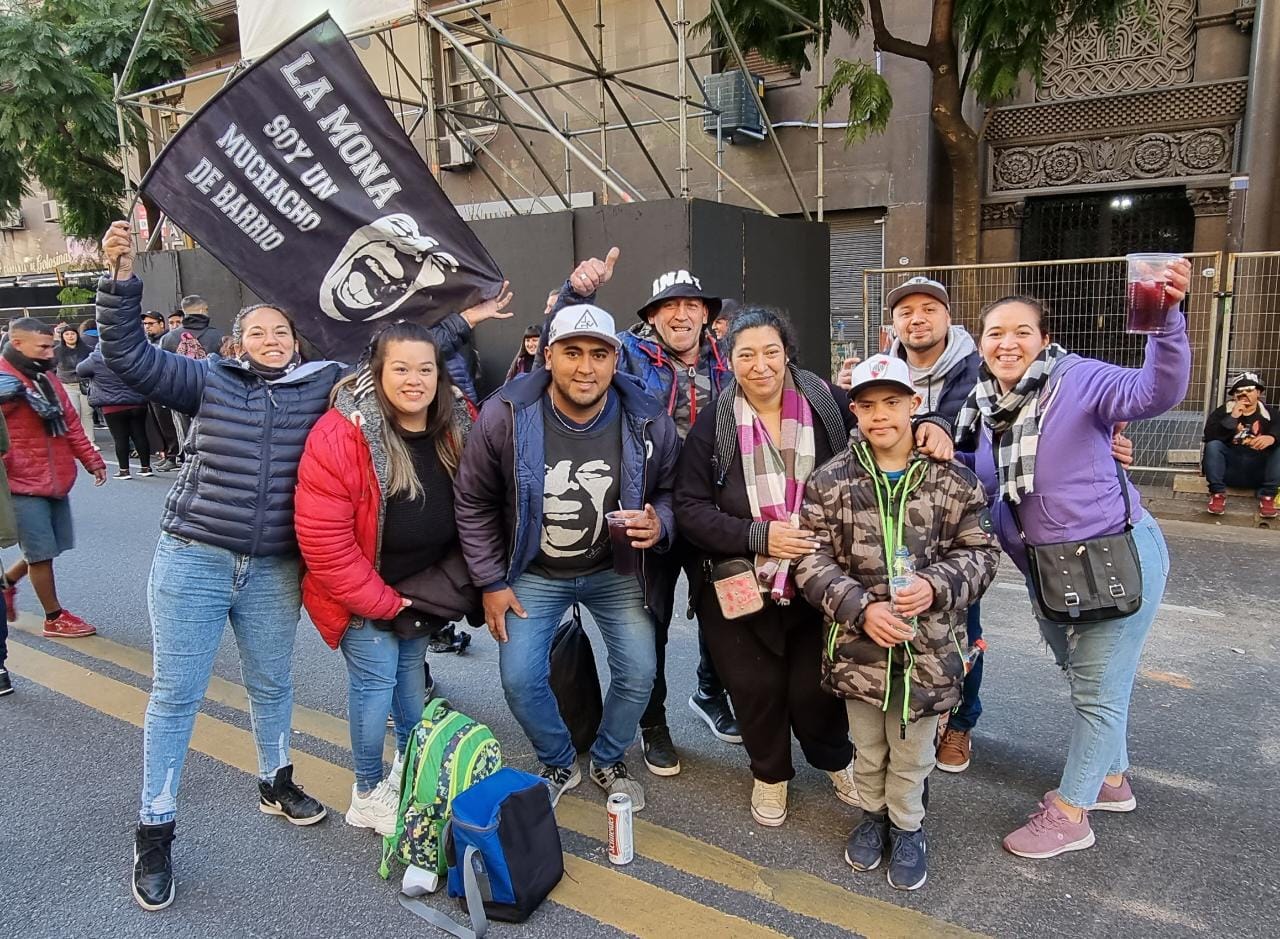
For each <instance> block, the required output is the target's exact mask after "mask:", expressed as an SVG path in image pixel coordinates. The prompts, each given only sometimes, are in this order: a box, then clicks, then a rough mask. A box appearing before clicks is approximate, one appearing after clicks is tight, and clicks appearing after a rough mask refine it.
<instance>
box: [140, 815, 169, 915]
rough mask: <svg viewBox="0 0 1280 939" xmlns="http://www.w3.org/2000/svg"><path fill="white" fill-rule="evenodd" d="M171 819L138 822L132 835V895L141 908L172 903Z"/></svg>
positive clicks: (157, 906)
mask: <svg viewBox="0 0 1280 939" xmlns="http://www.w3.org/2000/svg"><path fill="white" fill-rule="evenodd" d="M173 827H174V823H173V822H165V823H164V824H163V825H139V826H138V831H137V834H135V835H134V836H133V898H134V899H135V900H137V901H138V906H140V907H142V908H143V909H144V910H163V909H164V908H165V907H166V906H168V905H169V904H170V903H172V902H173V891H174V887H173V859H172V858H171V857H170V855H169V851H170V849H171V848H172V847H173Z"/></svg>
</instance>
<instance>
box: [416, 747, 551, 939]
mask: <svg viewBox="0 0 1280 939" xmlns="http://www.w3.org/2000/svg"><path fill="white" fill-rule="evenodd" d="M452 809H453V818H452V819H451V820H450V822H449V826H448V828H447V829H446V834H445V857H446V858H447V860H448V863H449V896H451V897H457V898H458V900H459V902H460V903H461V905H462V907H463V909H465V910H466V911H467V912H468V914H469V915H470V917H471V929H467V928H466V927H464V926H460V925H459V924H458V923H456V922H454V921H453V920H452V919H450V918H449V917H448V916H445V915H444V914H443V913H440V912H439V911H437V910H435V909H432V908H431V907H429V906H427V905H426V904H425V903H423V902H422V901H421V900H417V899H414V898H411V897H408V896H406V895H404V894H401V895H400V905H401V906H403V907H404V908H405V909H407V910H410V911H411V912H413V913H415V914H416V915H418V916H421V917H422V918H423V919H425V920H427V921H428V922H431V923H433V924H435V925H436V926H439V927H440V928H441V929H444V930H446V931H448V932H449V933H451V934H452V935H454V936H458V937H460V939H473V937H480V936H483V935H484V934H485V930H486V929H487V928H488V925H489V924H488V920H489V919H490V918H492V919H495V920H500V921H502V922H508V923H520V922H524V920H526V919H528V918H529V916H530V915H531V914H532V913H533V911H534V910H536V909H537V908H538V907H539V906H540V905H541V903H542V901H543V900H545V899H546V898H547V894H549V893H551V891H552V890H553V889H555V886H556V884H558V883H559V882H560V878H561V877H563V876H564V855H563V852H562V849H561V847H560V829H559V828H557V827H556V817H555V814H554V813H553V812H552V810H551V795H550V792H549V790H548V789H547V784H546V782H544V781H543V780H542V778H541V777H539V776H534V775H533V774H531V773H525V772H521V771H520V770H518V769H512V768H511V767H505V768H503V769H500V770H498V771H497V772H496V773H494V774H493V775H492V776H488V777H486V778H485V779H482V780H480V782H478V783H476V784H475V785H473V786H471V787H470V788H468V789H465V790H463V791H462V792H460V793H459V794H458V795H457V796H455V797H454V800H453V806H452Z"/></svg>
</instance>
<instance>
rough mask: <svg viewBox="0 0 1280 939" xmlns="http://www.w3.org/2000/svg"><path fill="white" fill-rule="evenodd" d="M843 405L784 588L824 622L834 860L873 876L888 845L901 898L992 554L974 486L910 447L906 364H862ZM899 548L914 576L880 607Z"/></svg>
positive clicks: (913, 882) (958, 471) (921, 846)
mask: <svg viewBox="0 0 1280 939" xmlns="http://www.w3.org/2000/svg"><path fill="white" fill-rule="evenodd" d="M850 397H851V398H852V400H853V404H852V405H851V407H852V409H853V413H854V415H855V416H856V417H857V419H858V432H857V433H855V434H854V435H853V437H852V439H851V441H850V446H849V448H848V449H847V450H845V452H844V453H842V454H840V455H839V456H836V457H835V458H833V459H832V460H830V461H829V462H828V463H826V464H825V465H824V466H823V467H821V468H820V469H818V470H817V471H816V472H814V473H813V475H812V476H810V477H809V482H808V486H807V489H806V492H805V502H804V505H803V507H802V509H801V516H800V519H801V520H800V524H801V525H802V526H803V527H804V528H807V529H809V530H810V531H812V532H813V533H814V535H815V536H816V538H817V542H818V548H817V550H816V551H815V553H814V554H812V555H809V556H808V557H806V558H804V559H803V560H802V561H800V563H799V564H798V566H797V567H796V584H797V586H798V587H799V588H800V589H801V590H802V591H803V593H804V596H805V599H807V600H808V601H809V602H810V603H811V604H813V605H814V606H815V607H817V608H818V609H820V610H821V611H822V612H823V614H824V617H825V618H826V620H827V622H828V623H829V629H828V634H827V637H826V643H825V649H824V654H823V669H822V671H823V679H822V682H823V687H824V688H825V689H826V690H827V691H829V692H831V693H832V694H834V695H837V696H839V697H841V698H844V699H846V705H847V708H848V713H849V730H850V733H851V734H852V736H853V740H854V745H855V747H856V748H857V755H856V758H855V762H854V780H855V782H856V784H857V787H858V793H859V795H860V796H861V798H862V802H863V804H864V806H866V811H865V813H864V814H863V817H862V820H861V821H860V822H859V824H858V826H857V827H856V828H855V829H854V831H853V833H852V834H851V835H850V837H849V843H848V847H847V850H846V852H845V859H846V860H847V861H848V862H849V864H850V865H851V866H852V867H853V868H854V869H855V870H860V871H866V870H873V869H874V868H876V867H878V866H879V865H880V862H881V861H882V860H883V858H884V855H885V850H886V843H890V844H891V847H890V851H889V854H890V857H889V870H888V880H889V884H890V886H893V887H895V888H897V889H902V890H915V889H916V888H918V887H920V886H922V885H923V884H924V881H925V836H924V828H923V821H924V787H925V781H926V780H927V779H928V776H929V773H930V771H931V770H932V769H933V767H934V738H935V735H936V733H937V728H938V719H939V717H940V716H941V715H942V714H943V713H945V712H947V711H949V710H950V709H951V708H953V707H955V706H956V705H957V704H958V703H959V702H960V686H961V682H962V681H963V679H964V655H965V649H964V644H965V635H966V634H965V611H966V609H967V608H968V607H969V605H970V604H972V603H974V602H976V601H977V600H978V598H979V597H980V596H981V595H982V593H983V591H985V590H986V588H987V586H988V585H989V584H990V583H991V580H992V578H994V576H995V572H996V562H997V559H998V557H999V553H1000V549H999V547H998V545H997V544H996V543H995V541H994V539H993V538H992V536H991V533H990V532H991V523H990V518H989V516H988V514H987V508H986V505H987V501H986V497H985V495H984V493H983V490H982V486H981V485H980V484H979V483H978V480H977V477H975V476H974V475H973V474H972V473H971V472H970V471H969V470H967V469H966V468H965V467H963V466H961V465H960V464H958V463H938V462H934V461H931V460H928V459H925V458H924V457H923V456H921V455H920V454H919V453H917V452H915V451H914V450H913V441H912V436H911V414H912V412H914V410H915V409H916V407H917V406H918V405H919V403H920V399H919V397H917V396H916V394H915V391H914V389H913V387H912V384H911V375H910V372H909V371H908V370H907V366H906V364H905V363H903V362H902V361H901V360H900V359H895V358H889V357H887V356H874V357H873V358H871V359H868V360H867V361H866V362H864V363H862V364H861V365H859V366H858V368H857V370H856V371H855V374H854V386H853V389H852V392H851V395H850ZM899 546H905V548H906V549H907V551H908V552H909V554H910V557H911V558H912V559H913V560H914V564H915V575H914V578H912V579H911V580H910V581H909V582H908V583H907V584H906V585H903V586H901V587H900V588H899V589H898V590H897V592H896V593H895V595H894V597H893V598H892V600H891V598H890V593H889V578H890V576H891V574H890V569H891V566H892V564H893V559H894V554H895V551H896V550H897V548H898V547H899ZM895 573H901V572H897V571H895Z"/></svg>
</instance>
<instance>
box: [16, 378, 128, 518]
mask: <svg viewBox="0 0 1280 939" xmlns="http://www.w3.org/2000/svg"><path fill="white" fill-rule="evenodd" d="M0 370H3V371H5V372H7V373H8V374H10V375H12V376H14V377H15V378H17V379H18V380H19V381H21V382H22V383H23V384H24V385H25V386H27V387H28V388H35V382H33V381H32V380H31V379H29V378H27V376H25V375H23V374H22V373H21V372H19V371H18V370H17V369H16V368H14V367H13V365H12V364H11V363H9V362H8V361H7V360H5V359H0ZM49 382H50V384H52V385H53V387H54V389H55V390H56V391H57V394H58V400H59V401H60V402H61V403H62V417H63V420H65V421H66V422H67V432H66V433H65V434H63V435H62V436H60V437H50V436H49V434H48V432H47V431H46V430H45V426H44V421H43V420H42V419H41V418H40V416H39V415H38V414H36V412H35V411H34V410H33V409H32V407H31V405H29V404H27V403H26V401H23V400H21V399H19V400H16V401H10V402H8V403H7V404H5V405H4V419H5V422H6V423H8V425H9V452H8V453H6V454H5V455H4V468H5V470H6V472H8V474H9V491H10V492H12V493H13V494H14V495H15V496H44V497H45V498H49V499H64V498H66V495H67V493H69V492H70V491H71V487H72V486H73V485H75V481H76V460H79V461H80V462H81V463H83V464H84V468H85V469H87V470H88V471H89V472H91V473H92V472H94V471H95V470H100V469H105V468H106V464H105V463H103V462H102V457H101V456H100V455H99V454H98V451H97V450H95V449H93V444H91V443H90V442H89V438H88V437H86V436H85V432H84V428H83V427H81V426H80V416H79V415H78V414H77V413H76V409H75V408H74V407H73V406H72V404H71V399H70V398H68V397H67V393H66V391H65V390H63V387H62V382H60V381H58V379H57V378H55V377H54V376H53V374H52V373H50V375H49Z"/></svg>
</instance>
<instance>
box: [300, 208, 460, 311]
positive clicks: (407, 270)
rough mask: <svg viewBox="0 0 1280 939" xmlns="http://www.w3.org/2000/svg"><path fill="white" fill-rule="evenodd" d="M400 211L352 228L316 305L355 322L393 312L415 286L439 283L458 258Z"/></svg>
mask: <svg viewBox="0 0 1280 939" xmlns="http://www.w3.org/2000/svg"><path fill="white" fill-rule="evenodd" d="M438 247H439V242H438V241H436V240H435V239H434V238H431V237H429V236H427V235H424V234H422V233H421V231H419V229H418V223H417V222H416V221H415V220H414V219H413V218H411V217H410V216H408V215H405V214H404V213H396V214H394V215H384V216H382V218H379V219H376V220H375V221H373V222H370V223H369V224H368V225H365V226H363V227H362V228H358V229H356V231H354V232H352V234H351V237H350V238H348V239H347V243H346V244H345V245H344V246H343V248H342V250H341V251H340V252H338V256H337V258H335V259H334V262H333V264H332V265H331V266H330V268H329V272H328V273H327V274H325V276H324V280H323V282H321V284H320V309H322V310H324V312H325V315H327V316H329V317H330V318H332V319H335V320H341V321H343V322H348V323H361V322H368V321H370V320H376V319H379V318H380V317H383V316H386V315H388V314H390V313H394V312H395V311H396V310H397V309H399V308H400V307H401V306H403V305H404V303H405V302H406V301H407V300H408V299H409V298H410V297H412V296H413V295H414V294H415V293H417V292H418V291H419V290H422V289H424V288H426V287H435V286H437V285H438V284H442V283H444V279H445V275H446V274H448V273H452V272H454V271H457V269H458V260H457V258H455V257H454V256H453V255H452V254H449V253H448V252H446V251H438V250H436V249H437V248H438Z"/></svg>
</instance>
